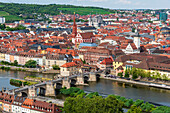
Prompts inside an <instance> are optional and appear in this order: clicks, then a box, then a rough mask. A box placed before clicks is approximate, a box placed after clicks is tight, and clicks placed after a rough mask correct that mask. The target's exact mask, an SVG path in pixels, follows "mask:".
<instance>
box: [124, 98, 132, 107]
mask: <svg viewBox="0 0 170 113" xmlns="http://www.w3.org/2000/svg"><path fill="white" fill-rule="evenodd" d="M132 104H133V99H128V100H127V101H126V102H125V103H124V106H125V107H130V106H131V105H132Z"/></svg>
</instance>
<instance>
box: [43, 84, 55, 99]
mask: <svg viewBox="0 0 170 113" xmlns="http://www.w3.org/2000/svg"><path fill="white" fill-rule="evenodd" d="M45 96H55V89H54V86H53V83H51V82H50V83H47V84H46V91H45Z"/></svg>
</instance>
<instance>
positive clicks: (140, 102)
mask: <svg viewBox="0 0 170 113" xmlns="http://www.w3.org/2000/svg"><path fill="white" fill-rule="evenodd" d="M143 102H144V101H143V100H140V99H138V100H136V101H135V103H134V104H133V105H135V106H137V107H139V106H140V105H141V104H142V103H143Z"/></svg>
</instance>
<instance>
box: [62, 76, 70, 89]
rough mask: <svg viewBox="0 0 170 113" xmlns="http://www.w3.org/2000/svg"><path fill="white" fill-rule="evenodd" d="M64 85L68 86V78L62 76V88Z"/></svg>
mask: <svg viewBox="0 0 170 113" xmlns="http://www.w3.org/2000/svg"><path fill="white" fill-rule="evenodd" d="M64 87H66V88H67V89H69V88H70V80H69V78H64V79H63V80H62V88H64Z"/></svg>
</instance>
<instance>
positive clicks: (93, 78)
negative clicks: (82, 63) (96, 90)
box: [89, 73, 97, 82]
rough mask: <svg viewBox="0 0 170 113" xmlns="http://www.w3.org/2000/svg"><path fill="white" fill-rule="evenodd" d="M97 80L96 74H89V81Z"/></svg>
mask: <svg viewBox="0 0 170 113" xmlns="http://www.w3.org/2000/svg"><path fill="white" fill-rule="evenodd" d="M96 80H97V79H96V74H95V73H90V74H89V81H94V82H95V81H96Z"/></svg>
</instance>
